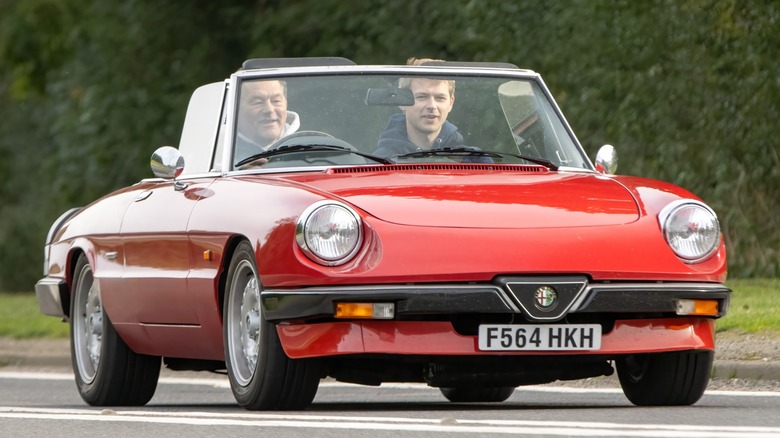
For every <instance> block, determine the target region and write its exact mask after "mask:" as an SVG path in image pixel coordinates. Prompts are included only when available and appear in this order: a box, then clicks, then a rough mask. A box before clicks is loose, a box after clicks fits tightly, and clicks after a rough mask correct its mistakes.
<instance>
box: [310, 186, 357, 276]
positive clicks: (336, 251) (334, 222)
mask: <svg viewBox="0 0 780 438" xmlns="http://www.w3.org/2000/svg"><path fill="white" fill-rule="evenodd" d="M362 239H363V232H362V226H361V222H360V216H358V214H357V213H355V211H354V210H352V209H351V208H349V207H348V206H346V205H344V204H342V203H340V202H336V201H320V202H315V203H314V204H312V205H310V206H309V207H308V208H307V209H306V210H304V211H303V213H302V214H301V217H300V218H299V219H298V224H297V225H296V227H295V240H296V241H297V242H298V246H300V247H301V249H302V250H303V252H304V253H305V254H306V256H307V257H309V258H310V259H312V260H313V261H315V262H317V263H319V264H321V265H325V266H335V265H341V264H344V263H346V262H347V261H348V260H349V259H351V258H352V257H353V256H354V255H355V253H357V251H358V249H359V248H360V243H361V241H362Z"/></svg>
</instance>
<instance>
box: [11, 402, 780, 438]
mask: <svg viewBox="0 0 780 438" xmlns="http://www.w3.org/2000/svg"><path fill="white" fill-rule="evenodd" d="M0 418H8V419H38V420H55V421H64V420H65V421H103V422H125V423H148V424H179V425H192V426H210V427H212V426H243V427H266V428H268V427H282V428H314V429H320V428H326V429H350V430H386V431H397V430H403V431H412V432H439V433H470V434H474V433H492V434H532V435H535V436H629V437H659V438H660V437H668V436H670V435H673V436H676V437H683V438H699V437H701V438H705V437H716V438H717V437H724V438H725V437H729V438H733V437H745V438H769V437H777V436H778V435H780V428H771V427H730V426H689V425H665V424H638V425H637V424H617V423H595V422H593V423H591V422H574V421H518V420H467V419H454V418H443V419H413V418H397V417H354V416H334V415H285V414H279V415H275V414H259V413H251V412H245V413H234V414H230V413H221V414H220V413H208V412H149V411H114V410H110V409H103V410H97V409H94V408H92V409H48V408H23V407H0Z"/></svg>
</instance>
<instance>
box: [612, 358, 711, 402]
mask: <svg viewBox="0 0 780 438" xmlns="http://www.w3.org/2000/svg"><path fill="white" fill-rule="evenodd" d="M713 356H714V352H712V351H709V350H697V351H676V352H671V353H652V354H635V355H629V356H626V357H622V358H620V359H618V360H616V361H615V365H616V366H617V371H618V378H619V379H620V386H621V387H622V388H623V393H624V394H625V395H626V398H628V400H629V401H631V403H633V404H635V405H637V406H683V405H692V404H694V403H696V402H697V401H699V399H700V398H701V396H702V395H703V394H704V390H705V389H707V384H708V383H709V380H710V371H711V369H712V360H713Z"/></svg>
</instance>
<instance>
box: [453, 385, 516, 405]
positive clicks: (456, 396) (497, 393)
mask: <svg viewBox="0 0 780 438" xmlns="http://www.w3.org/2000/svg"><path fill="white" fill-rule="evenodd" d="M439 391H441V393H442V395H443V396H444V397H446V398H447V400H449V401H451V402H454V403H478V402H494V403H497V402H502V401H505V400H506V399H508V398H509V397H511V396H512V393H513V392H515V388H514V387H512V386H487V387H456V388H439Z"/></svg>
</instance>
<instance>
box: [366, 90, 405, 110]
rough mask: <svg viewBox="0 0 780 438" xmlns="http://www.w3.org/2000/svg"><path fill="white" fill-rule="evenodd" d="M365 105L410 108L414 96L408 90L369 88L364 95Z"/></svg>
mask: <svg viewBox="0 0 780 438" xmlns="http://www.w3.org/2000/svg"><path fill="white" fill-rule="evenodd" d="M366 105H376V106H412V105H414V96H413V95H412V90H410V89H408V88H395V87H388V88H369V89H368V92H367V93H366Z"/></svg>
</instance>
